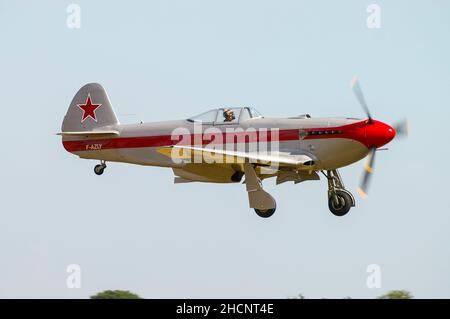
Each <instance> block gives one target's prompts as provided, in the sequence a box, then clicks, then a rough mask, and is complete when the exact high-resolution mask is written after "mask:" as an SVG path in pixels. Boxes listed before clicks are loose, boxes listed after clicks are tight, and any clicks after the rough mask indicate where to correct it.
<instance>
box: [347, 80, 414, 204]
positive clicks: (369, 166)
mask: <svg viewBox="0 0 450 319" xmlns="http://www.w3.org/2000/svg"><path fill="white" fill-rule="evenodd" d="M350 87H351V89H352V90H353V93H354V94H355V96H356V99H357V100H358V102H359V104H360V105H361V107H362V109H363V110H364V112H365V113H366V115H367V117H368V118H369V121H368V124H372V123H373V119H372V115H371V113H370V110H369V107H368V106H367V103H366V99H365V98H364V94H363V91H362V89H361V86H360V85H359V81H358V78H357V77H356V76H354V77H353V79H352V81H351V83H350ZM392 128H394V129H395V132H396V137H400V138H401V137H407V136H408V130H409V128H408V121H407V120H406V119H405V120H403V121H400V122H398V123H396V124H394V125H392ZM377 150H381V149H377V147H375V146H372V147H371V148H370V151H369V154H368V155H367V160H366V163H365V165H364V172H363V175H362V178H361V182H360V185H359V187H358V193H359V195H360V196H361V197H362V198H364V199H365V198H367V191H368V188H369V184H370V181H371V179H372V175H373V172H374V165H375V154H376V152H377Z"/></svg>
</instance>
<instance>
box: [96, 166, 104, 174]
mask: <svg viewBox="0 0 450 319" xmlns="http://www.w3.org/2000/svg"><path fill="white" fill-rule="evenodd" d="M104 171H105V167H104V166H103V165H101V164H98V165H95V167H94V173H95V174H96V175H102V174H103V172H104Z"/></svg>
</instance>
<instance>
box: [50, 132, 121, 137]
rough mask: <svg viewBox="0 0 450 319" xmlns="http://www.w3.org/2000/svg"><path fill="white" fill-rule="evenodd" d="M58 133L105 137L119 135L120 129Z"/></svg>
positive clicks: (62, 134) (62, 133)
mask: <svg viewBox="0 0 450 319" xmlns="http://www.w3.org/2000/svg"><path fill="white" fill-rule="evenodd" d="M56 135H61V136H75V137H103V136H119V132H118V131H84V132H61V133H57V134H56Z"/></svg>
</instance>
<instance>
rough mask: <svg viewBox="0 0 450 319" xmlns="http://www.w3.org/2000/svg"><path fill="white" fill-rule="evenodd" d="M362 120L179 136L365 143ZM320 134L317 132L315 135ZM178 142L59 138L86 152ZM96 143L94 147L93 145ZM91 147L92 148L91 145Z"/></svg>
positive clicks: (169, 138)
mask: <svg viewBox="0 0 450 319" xmlns="http://www.w3.org/2000/svg"><path fill="white" fill-rule="evenodd" d="M364 123H365V121H362V122H357V123H353V124H348V125H344V126H339V127H324V128H306V129H286V130H279V131H278V132H276V131H274V132H271V131H270V129H268V130H267V132H264V131H255V132H252V131H244V132H232V133H229V132H223V133H222V140H221V141H220V140H219V141H215V135H214V134H190V135H183V136H182V138H183V139H189V138H190V139H191V144H192V145H193V144H200V143H201V144H203V145H206V144H211V143H220V144H221V143H222V142H225V143H237V142H239V143H242V142H244V143H254V142H273V141H279V142H285V141H295V140H299V139H300V134H299V132H301V131H303V132H306V136H304V137H303V139H305V140H310V139H330V138H346V139H353V140H356V141H358V142H360V143H362V144H364V145H366V146H368V145H367V143H366V142H365V130H364V125H363V124H364ZM319 133H320V134H319ZM179 142H180V135H155V136H136V137H116V138H108V139H94V140H79V141H63V145H64V148H65V149H66V150H67V151H68V152H81V151H90V150H95V149H101V150H106V149H126V148H143V147H163V146H172V145H177V144H180V145H187V144H189V143H186V141H185V140H184V141H183V143H179ZM96 145H97V146H98V148H96V147H95V146H96ZM92 146H94V147H92Z"/></svg>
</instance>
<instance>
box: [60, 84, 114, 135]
mask: <svg viewBox="0 0 450 319" xmlns="http://www.w3.org/2000/svg"><path fill="white" fill-rule="evenodd" d="M117 124H119V121H118V120H117V117H116V114H114V111H113V109H112V106H111V103H110V102H109V98H108V95H107V94H106V91H105V89H104V88H103V87H102V86H101V85H100V84H98V83H89V84H86V85H85V86H83V87H82V88H81V89H80V90H78V92H77V94H75V96H74V98H73V99H72V102H71V103H70V106H69V109H68V110H67V113H66V116H65V117H64V121H63V124H62V128H61V131H62V132H63V133H64V132H86V131H93V130H95V129H98V128H101V127H105V129H106V128H107V127H108V126H109V127H111V126H115V125H117Z"/></svg>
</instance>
